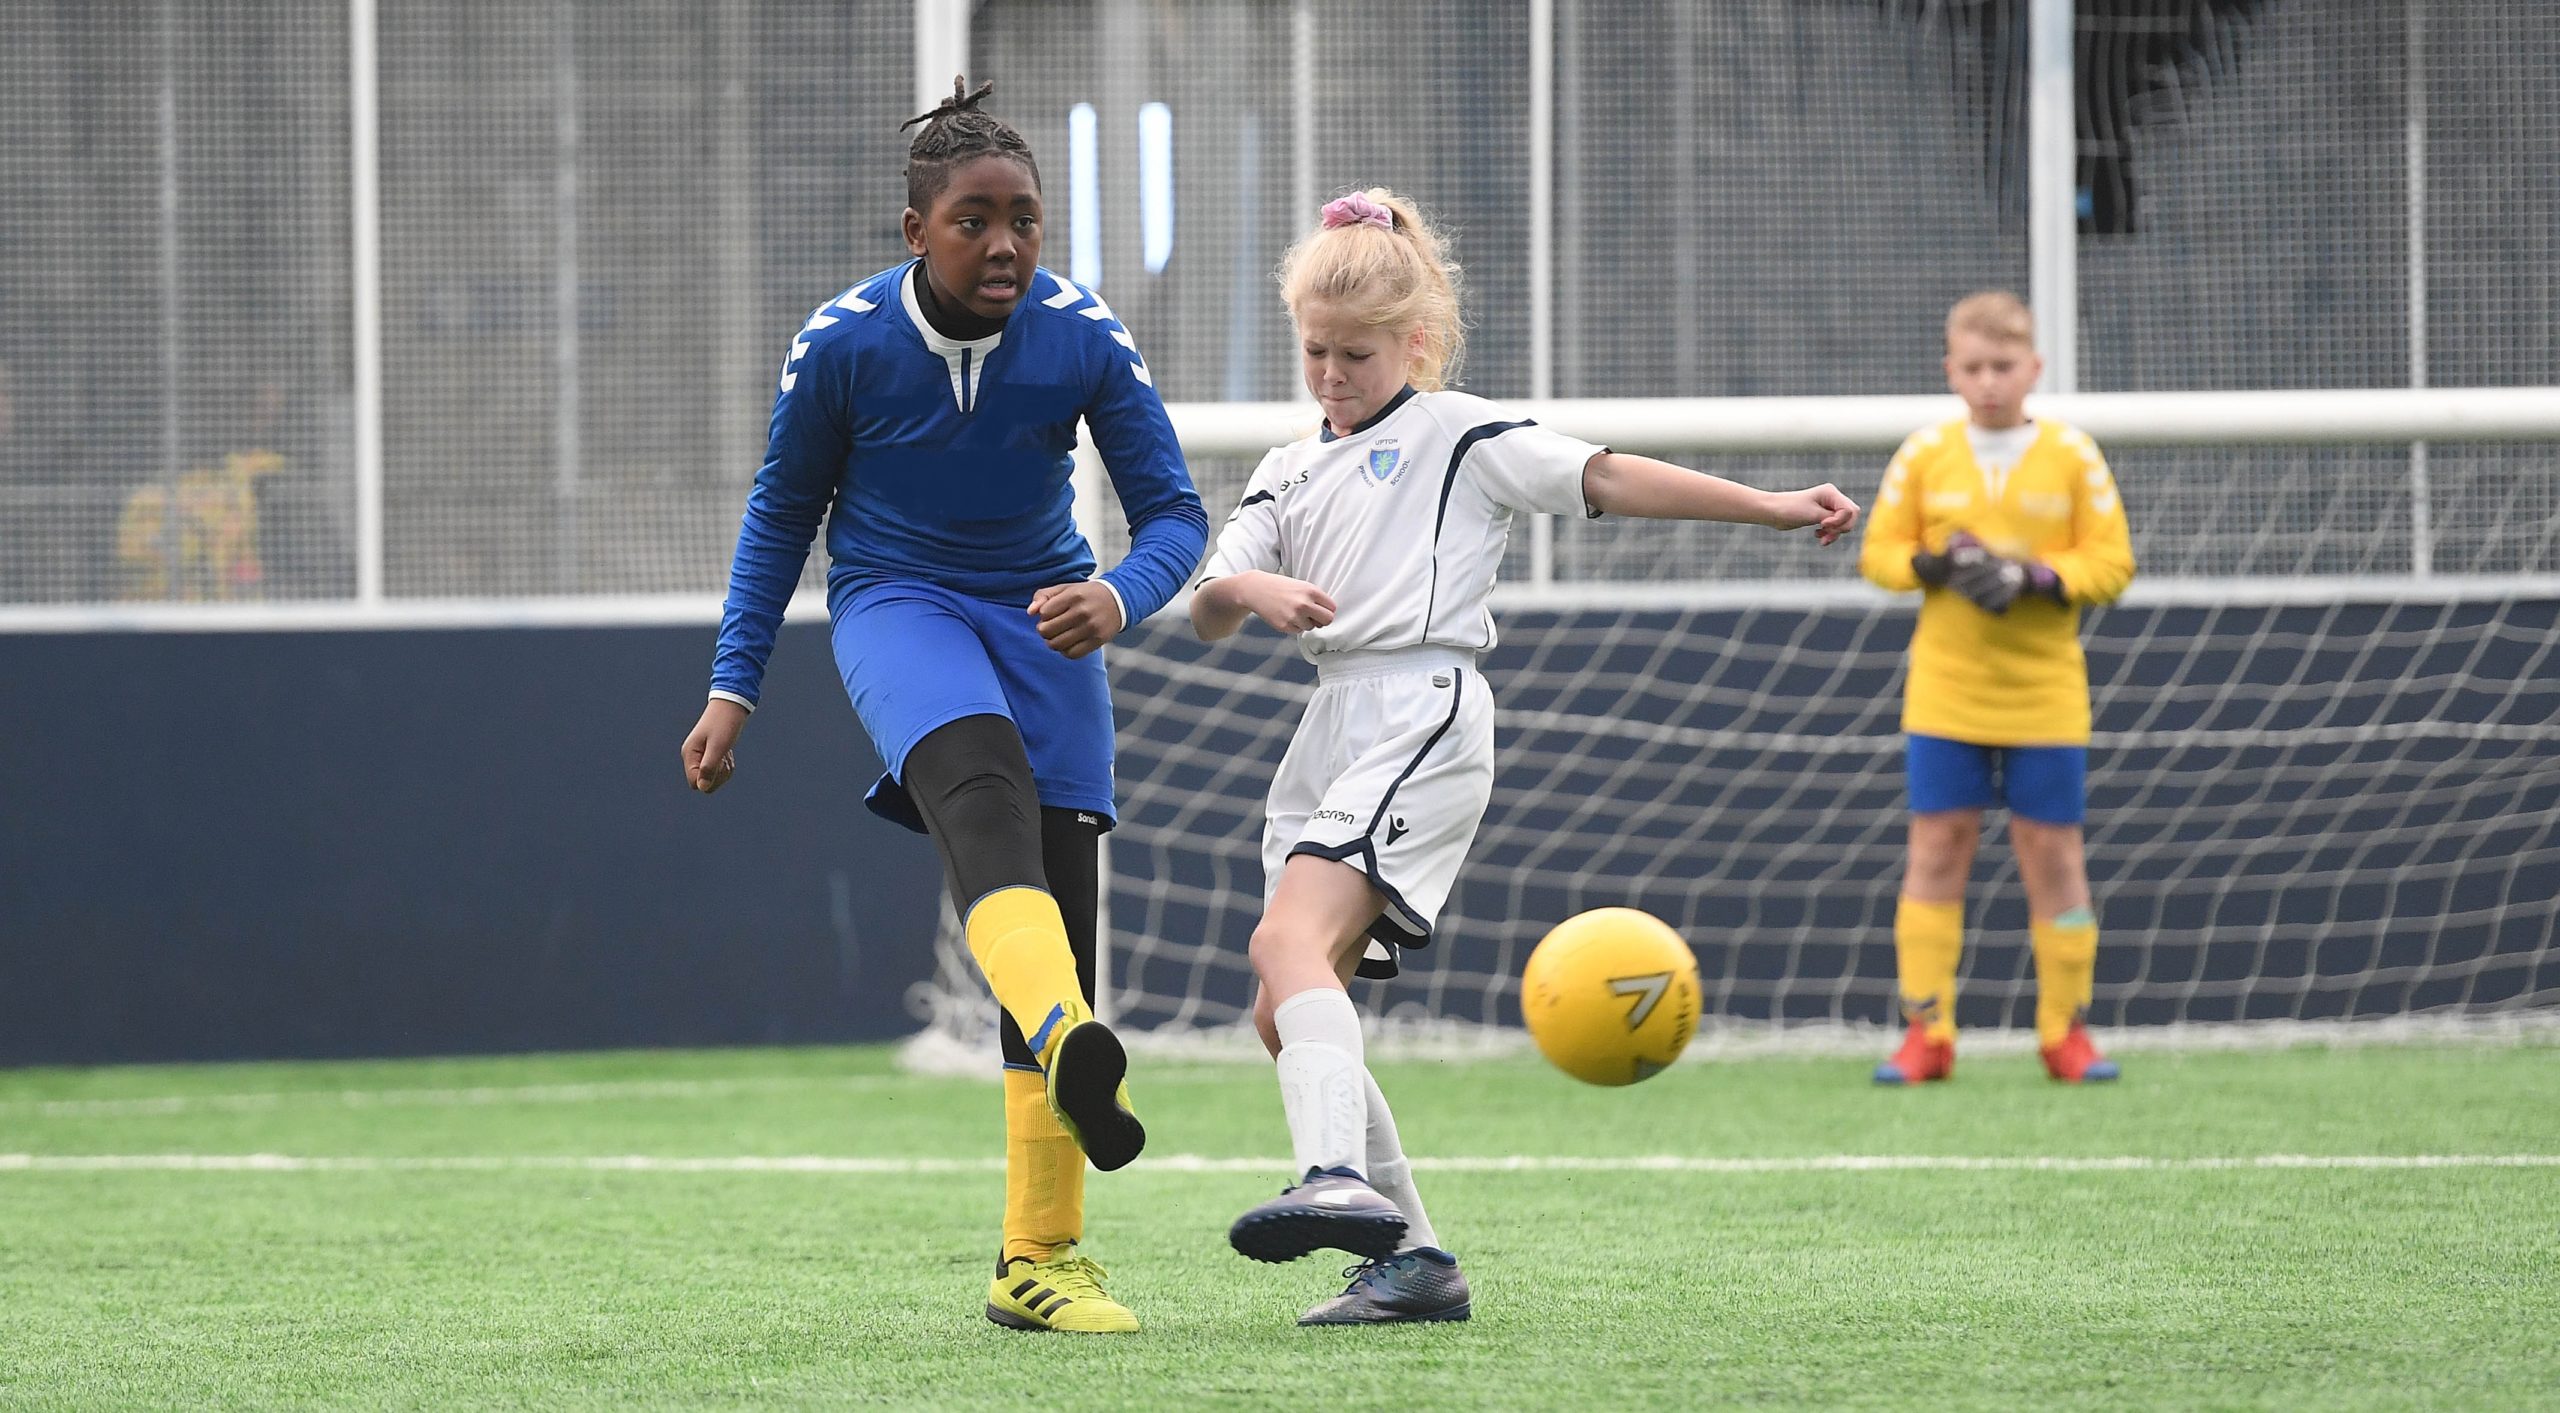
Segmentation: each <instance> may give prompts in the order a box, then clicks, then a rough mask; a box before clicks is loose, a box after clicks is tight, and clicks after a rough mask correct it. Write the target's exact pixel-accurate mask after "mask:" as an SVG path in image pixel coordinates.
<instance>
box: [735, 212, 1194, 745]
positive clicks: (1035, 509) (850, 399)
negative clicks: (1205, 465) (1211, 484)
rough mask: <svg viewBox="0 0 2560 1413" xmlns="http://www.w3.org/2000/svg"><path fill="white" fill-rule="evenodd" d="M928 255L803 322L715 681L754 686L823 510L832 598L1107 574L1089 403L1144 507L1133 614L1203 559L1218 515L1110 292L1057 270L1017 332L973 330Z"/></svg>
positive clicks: (1105, 457) (1133, 497) (1026, 308)
mask: <svg viewBox="0 0 2560 1413" xmlns="http://www.w3.org/2000/svg"><path fill="white" fill-rule="evenodd" d="M917 263H918V262H916V261H912V260H910V261H908V262H907V263H905V264H903V265H900V266H898V267H896V268H895V269H891V270H885V271H882V272H881V273H879V274H877V275H874V276H872V277H871V278H869V279H867V280H864V281H863V282H862V283H860V284H858V285H855V286H854V287H853V288H852V289H850V290H847V291H845V292H844V293H843V294H842V295H839V296H837V297H836V298H835V299H834V300H832V301H830V302H829V303H826V304H823V305H821V306H819V307H818V309H817V311H816V312H815V313H813V314H811V315H810V316H809V321H808V323H807V324H806V325H804V326H802V328H801V330H800V332H799V333H798V334H796V335H795V336H793V339H792V343H791V351H790V354H789V355H788V356H787V357H786V358H785V359H784V360H783V365H782V387H781V391H780V392H779V393H778V394H777V395H776V396H775V398H774V403H773V431H772V436H771V439H770V442H769V444H768V448H767V450H766V453H765V461H764V466H763V468H762V469H761V470H759V471H757V472H756V480H755V486H754V489H753V490H751V491H750V492H749V493H748V495H747V513H746V519H745V522H744V523H743V524H741V525H740V526H739V527H738V553H737V558H736V560H735V561H734V562H733V563H732V565H731V567H730V570H729V597H728V602H727V605H726V607H725V609H724V611H723V612H722V615H721V621H720V644H719V648H718V651H717V653H716V654H715V655H714V658H713V661H712V669H711V687H712V690H713V691H714V692H716V693H720V694H723V695H734V696H736V697H738V698H739V699H741V700H743V701H745V702H747V703H749V704H750V705H752V704H753V703H754V702H755V700H756V697H757V694H758V691H759V689H760V688H761V687H762V685H763V681H764V667H765V660H766V658H767V657H768V656H770V655H771V653H772V651H773V639H774V633H775V631H776V629H777V628H779V627H780V625H781V622H782V612H783V608H784V607H785V605H787V604H789V603H790V601H791V594H792V590H793V589H794V588H795V587H796V586H797V584H798V583H799V579H800V568H801V565H802V564H804V563H806V562H807V560H808V557H809V544H810V541H811V540H812V539H813V538H815V536H816V534H817V530H818V521H819V519H820V518H821V517H824V518H825V519H826V522H827V553H828V556H829V558H830V559H831V560H832V564H831V565H830V567H829V569H828V571H827V584H828V590H829V593H830V594H831V595H832V594H834V593H837V592H841V591H842V590H843V589H844V588H845V587H846V586H848V585H850V584H858V583H861V582H863V581H865V580H869V579H882V578H887V579H921V580H924V581H926V582H928V583H933V584H939V585H941V586H943V587H944V588H948V589H953V590H957V591H959V592H961V593H966V594H971V595H974V596H977V597H980V598H985V599H991V600H995V601H998V602H1006V603H1017V604H1020V603H1028V602H1029V601H1030V598H1031V594H1032V592H1033V591H1034V590H1037V589H1040V588H1043V587H1046V586H1048V585H1051V584H1063V583H1070V582H1074V581H1077V580H1082V579H1085V578H1088V577H1091V576H1092V574H1093V570H1094V556H1093V549H1092V547H1091V546H1090V545H1088V544H1087V543H1086V542H1085V539H1084V536H1082V535H1081V534H1078V533H1077V531H1076V527H1075V518H1074V515H1073V507H1074V501H1075V492H1074V488H1073V486H1072V485H1071V484H1070V480H1071V476H1072V472H1073V458H1072V453H1073V451H1074V448H1075V441H1076V420H1077V419H1078V418H1079V417H1081V418H1082V419H1084V421H1085V422H1086V424H1087V425H1089V426H1090V427H1091V428H1092V429H1093V440H1094V445H1095V447H1096V448H1097V449H1099V450H1100V451H1101V453H1102V463H1103V466H1104V467H1105V469H1107V470H1108V471H1109V472H1110V475H1111V483H1112V486H1113V487H1114V488H1115V489H1116V490H1117V491H1118V492H1119V494H1120V504H1121V507H1122V508H1123V509H1124V510H1125V511H1126V512H1127V513H1128V516H1129V532H1130V533H1129V538H1130V544H1129V553H1128V555H1127V556H1126V557H1124V558H1123V559H1122V560H1121V561H1120V563H1119V564H1117V565H1115V566H1113V567H1112V568H1111V569H1110V570H1109V571H1108V572H1106V573H1104V574H1103V575H1102V576H1101V577H1102V580H1103V582H1104V583H1106V584H1108V585H1109V586H1110V587H1111V590H1112V592H1113V593H1114V594H1115V595H1117V596H1118V598H1119V600H1120V604H1121V607H1122V609H1123V611H1124V614H1125V617H1126V621H1127V623H1128V624H1129V625H1135V624H1136V623H1137V622H1138V621H1139V620H1141V619H1144V618H1145V617H1146V616H1147V615H1149V614H1151V613H1154V612H1155V611H1156V610H1157V609H1159V608H1162V607H1163V606H1164V605H1165V602H1166V601H1167V600H1168V599H1170V598H1172V597H1173V594H1174V592H1175V590H1176V589H1178V588H1180V587H1181V585H1182V582H1183V580H1184V579H1185V578H1186V577H1187V576H1188V575H1189V574H1190V573H1191V570H1192V567H1193V566H1195V565H1197V564H1198V563H1199V562H1200V554H1201V551H1202V550H1203V549H1204V548H1206V546H1207V544H1208V537H1209V520H1208V516H1207V515H1206V514H1205V513H1204V512H1203V511H1202V510H1201V508H1200V496H1199V493H1198V492H1197V491H1195V490H1193V489H1192V485H1191V474H1190V472H1189V471H1188V470H1187V469H1186V468H1185V467H1184V465H1183V462H1182V451H1181V448H1180V447H1179V446H1178V445H1177V444H1176V443H1175V441H1174V435H1173V424H1172V423H1171V422H1170V421H1169V420H1167V418H1166V417H1165V411H1164V402H1163V400H1162V399H1160V398H1158V397H1157V396H1156V390H1155V381H1154V378H1153V377H1152V376H1151V375H1150V374H1149V373H1148V371H1147V365H1146V360H1144V359H1143V358H1141V357H1140V356H1139V354H1138V349H1137V344H1136V342H1135V341H1134V340H1133V339H1131V338H1130V336H1129V332H1128V330H1126V329H1124V328H1122V327H1121V326H1120V321H1119V320H1118V319H1117V318H1115V317H1113V315H1112V313H1111V310H1110V309H1109V308H1108V307H1107V306H1105V305H1104V304H1103V302H1102V301H1101V299H1100V298H1099V297H1097V296H1095V295H1094V294H1093V293H1092V292H1091V291H1089V290H1086V289H1083V288H1081V287H1079V286H1077V285H1076V284H1074V283H1072V282H1070V281H1068V280H1065V279H1062V278H1060V277H1059V276H1057V275H1054V274H1051V273H1050V272H1049V271H1047V270H1040V271H1037V272H1036V274H1035V277H1034V278H1033V279H1032V281H1031V284H1030V288H1029V290H1028V291H1027V292H1026V293H1025V295H1024V297H1023V298H1022V300H1021V301H1020V303H1019V304H1018V305H1017V306H1016V307H1015V309H1014V311H1013V315H1012V317H1011V318H1009V319H1008V320H1006V322H1005V325H1004V327H1003V328H1002V329H999V330H998V331H996V332H995V333H993V334H990V335H988V336H987V337H985V338H982V339H976V340H971V341H967V342H962V341H958V340H954V339H948V338H945V337H943V336H942V335H941V334H940V333H938V332H936V331H935V330H934V328H933V326H932V325H931V324H930V323H928V322H927V321H926V320H925V317H924V312H923V311H922V310H921V309H920V308H918V307H917V304H916V295H915V286H914V281H913V279H912V277H911V276H912V272H913V271H914V270H915V268H916V265H917Z"/></svg>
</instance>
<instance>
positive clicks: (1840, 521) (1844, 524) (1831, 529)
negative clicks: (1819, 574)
mask: <svg viewBox="0 0 2560 1413" xmlns="http://www.w3.org/2000/svg"><path fill="white" fill-rule="evenodd" d="M1779 501H1780V503H1781V510H1780V515H1781V516H1782V517H1783V518H1782V519H1781V521H1780V523H1779V524H1778V526H1777V528H1778V529H1781V530H1801V529H1803V528H1804V527H1805V526H1807V525H1810V526H1812V527H1813V537H1814V538H1815V539H1816V540H1818V541H1820V542H1821V543H1823V544H1826V545H1827V544H1831V543H1833V542H1835V541H1837V540H1838V539H1839V538H1840V537H1841V536H1842V535H1845V534H1847V533H1849V531H1850V530H1851V528H1853V527H1854V526H1856V525H1857V523H1858V503H1857V502H1856V501H1854V500H1851V499H1849V498H1848V497H1847V496H1845V495H1842V494H1841V493H1840V488H1839V487H1837V486H1834V485H1829V484H1824V485H1819V486H1814V487H1812V488H1810V489H1807V490H1801V491H1793V492H1790V493H1788V494H1787V495H1784V496H1781V497H1779Z"/></svg>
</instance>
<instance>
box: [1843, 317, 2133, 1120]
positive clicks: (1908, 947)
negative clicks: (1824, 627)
mask: <svg viewBox="0 0 2560 1413" xmlns="http://www.w3.org/2000/svg"><path fill="white" fill-rule="evenodd" d="M1946 370H1947V385H1948V387H1949V388H1951V389H1953V390H1954V391H1955V393H1956V394H1957V395H1958V396H1960V397H1962V398H1963V399H1964V402H1965V409H1966V412H1967V414H1968V415H1967V416H1966V417H1965V418H1963V419H1961V420H1958V421H1952V422H1948V423H1945V424H1943V425H1941V426H1936V427H1928V428H1923V429H1922V430H1920V431H1918V432H1915V433H1913V434H1912V435H1911V438H1910V439H1909V440H1908V441H1905V442H1904V443H1903V444H1902V449H1901V450H1900V451H1899V452H1896V453H1895V454H1894V458H1893V462H1892V464H1891V465H1889V466H1888V467H1886V469H1885V476H1884V486H1883V489H1882V490H1880V491H1879V492H1877V495H1876V503H1875V512H1874V518H1873V519H1872V520H1871V521H1869V523H1868V529H1867V538H1866V545H1865V547H1864V549H1863V550H1862V551H1861V552H1860V554H1859V557H1858V567H1859V570H1860V571H1861V572H1862V573H1864V574H1865V575H1866V576H1867V578H1869V579H1871V580H1873V581H1874V582H1875V583H1876V584H1877V585H1879V586H1881V587H1883V588H1886V589H1891V590H1894V591H1897V592H1902V591H1908V590H1912V589H1918V590H1920V591H1921V594H1922V598H1921V604H1920V624H1919V627H1918V628H1917V629H1916V630H1915V631H1914V632H1913V633H1912V636H1911V670H1910V677H1909V682H1908V685H1907V687H1906V690H1905V695H1904V698H1903V710H1902V729H1903V731H1904V732H1905V733H1906V742H1907V746H1906V757H1905V761H1906V778H1907V782H1908V785H1909V789H1910V796H1911V853H1910V860H1909V863H1908V865H1907V867H1906V868H1905V870H1904V874H1903V883H1902V898H1901V901H1900V902H1899V904H1897V905H1896V907H1895V910H1894V919H1893V947H1894V960H1895V964H1896V967H1897V970H1898V971H1899V974H1900V978H1901V991H1902V1010H1903V1017H1904V1019H1905V1021H1906V1022H1907V1023H1908V1026H1909V1029H1908V1031H1907V1032H1906V1033H1905V1035H1904V1037H1903V1042H1902V1048H1901V1049H1900V1050H1897V1051H1895V1052H1894V1055H1893V1058H1891V1059H1889V1060H1887V1061H1885V1062H1884V1063H1883V1064H1881V1065H1878V1066H1877V1067H1876V1074H1875V1077H1876V1082H1877V1083H1879V1084H1918V1083H1921V1082H1923V1081H1926V1080H1933V1079H1945V1078H1946V1077H1947V1076H1948V1075H1949V1074H1950V1073H1952V1072H1953V1070H1954V1068H1955V1035H1956V1026H1955V986H1956V960H1957V958H1958V956H1959V955H1960V954H1961V953H1962V951H1963V948H1964V889H1965V881H1966V878H1967V876H1968V875H1969V874H1970V873H1971V872H1972V869H1973V854H1974V849H1975V846H1976V845H1977V844H1979V843H1980V842H1981V838H1982V812H1983V810H1984V809H1986V808H1988V807H1989V806H1990V805H1992V804H1993V803H1995V802H1997V803H2000V804H2004V805H2006V806H2007V808H2008V810H2009V837H2010V840H2011V842H2012V843H2013V844H2014V845H2015V847H2016V848H2017V851H2018V873H2019V875H2020V877H2021V878H2022V879H2024V881H2025V883H2026V886H2027V909H2028V915H2029V918H2030V922H2031V927H2030V934H2031V938H2032V941H2033V943H2034V948H2035V958H2036V1040H2037V1043H2038V1045H2039V1047H2040V1048H2041V1050H2042V1052H2043V1055H2044V1064H2045V1070H2046V1072H2047V1073H2049V1074H2051V1075H2052V1076H2053V1077H2054V1078H2055V1079H2058V1080H2062V1081H2065V1082H2068V1083H2074V1084H2076V1083H2080V1082H2082V1081H2088V1080H2106V1079H2114V1078H2115V1077H2116V1074H2117V1070H2116V1065H2115V1062H2114V1061H2112V1060H2108V1059H2105V1058H2103V1057H2102V1056H2100V1055H2099V1054H2098V1050H2097V1047H2096V1046H2095V1045H2094V1044H2092V1043H2091V1042H2090V1039H2089V1031H2088V1027H2087V1025H2086V1023H2085V1015H2086V1012H2087V1010H2088V1005H2089V995H2090V988H2091V978H2092V977H2093V975H2094V974H2095V972H2096V968H2097V949H2098V921H2097V916H2096V914H2095V913H2094V912H2092V911H2091V909H2090V906H2089V874H2088V864H2087V861H2086V859H2085V857H2084V855H2083V852H2082V848H2081V837H2080V823H2081V817H2082V813H2083V809H2084V804H2085V795H2086V781H2087V774H2088V757H2089V670H2088V665H2087V663H2086V662H2085V661H2084V660H2083V658H2082V657H2081V653H2080V605H2082V604H2101V603H2106V602H2108V601H2110V600H2112V599H2114V598H2115V597H2116V596H2117V595H2119V594H2121V593H2123V592H2124V588H2125V585H2126V584H2128V583H2130V582H2132V580H2133V544H2132V539H2131V535H2130V532H2129V531H2128V530H2127V529H2126V525H2125V516H2124V505H2123V503H2122V502H2121V501H2120V500H2119V499H2118V498H2117V495H2116V486H2115V480H2114V478H2113V477H2112V476H2111V475H2109V474H2108V471H2107V463H2106V458H2104V457H2103V456H2101V455H2099V453H2098V447H2097V444H2096V443H2094V442H2092V441H2090V440H2089V438H2088V437H2087V436H2086V435H2085V434H2083V433H2082V432H2080V431H2078V430H2076V429H2074V428H2072V427H2068V426H2065V425H2063V424H2062V423H2060V422H2057V421H2055V420H2053V419H2052V418H2049V417H2048V418H2033V417H2029V416H2027V415H2026V412H2025V406H2024V404H2025V399H2026V395H2027V391H2028V389H2030V388H2032V387H2034V386H2035V382H2036V379H2037V378H2038V377H2039V376H2041V375H2042V373H2043V371H2044V361H2043V360H2042V359H2040V358H2038V357H2037V356H2036V351H2035V335H2034V325H2033V322H2032V320H2031V319H2030V317H2029V315H2028V312H2027V307H2026V305H2025V304H2024V303H2022V302H2020V301H2019V299H2018V297H2017V296H2015V295H2012V294H2005V293H1999V292H1988V293H1983V294H1976V295H1973V296H1970V297H1968V298H1966V299H1964V300H1963V301H1961V302H1959V303H1958V304H1957V305H1956V307H1955V308H1954V309H1953V310H1952V311H1951V312H1950V313H1949V314H1948V315H1947V360H1946Z"/></svg>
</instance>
